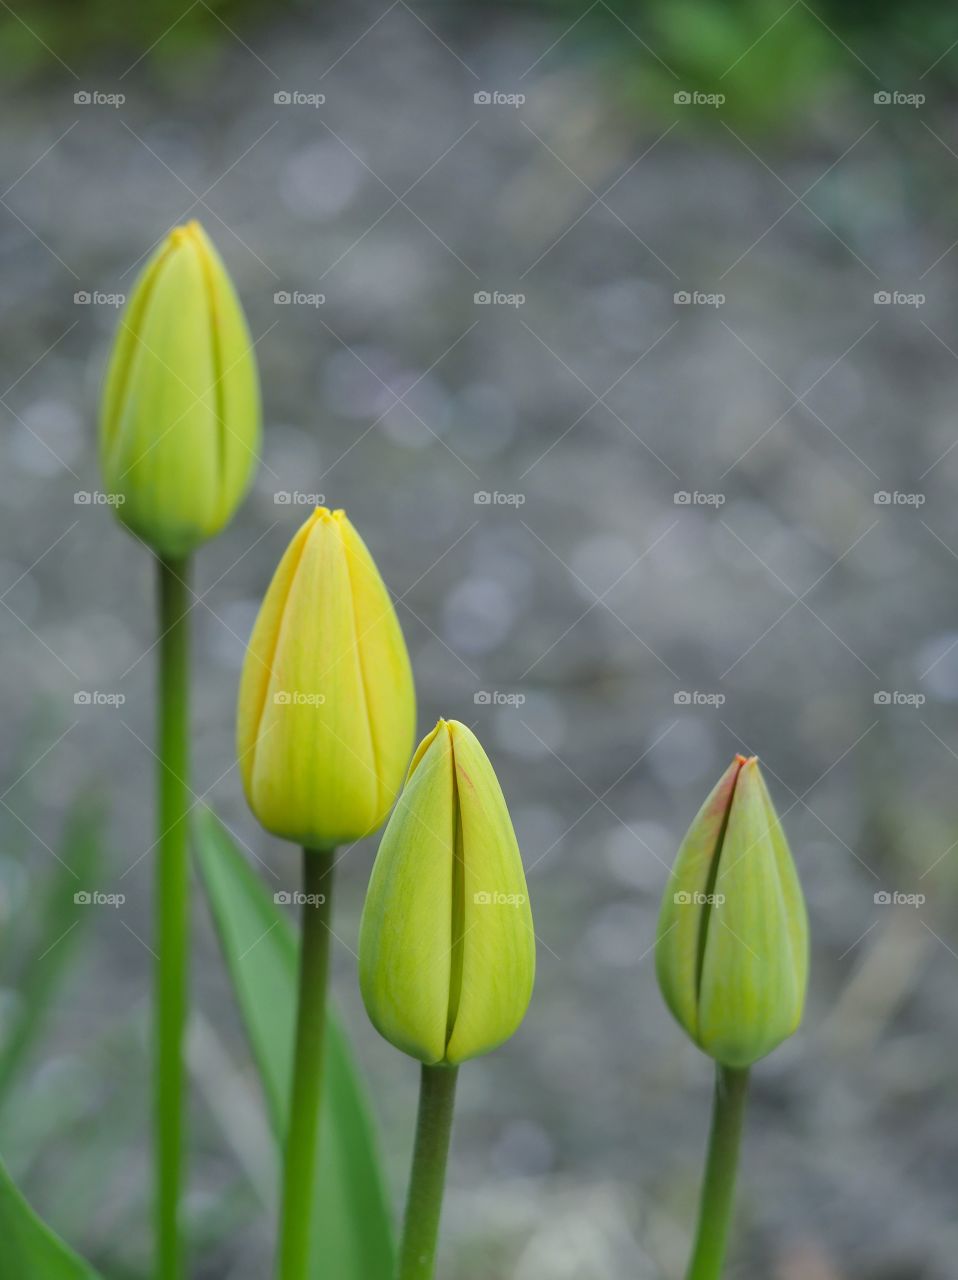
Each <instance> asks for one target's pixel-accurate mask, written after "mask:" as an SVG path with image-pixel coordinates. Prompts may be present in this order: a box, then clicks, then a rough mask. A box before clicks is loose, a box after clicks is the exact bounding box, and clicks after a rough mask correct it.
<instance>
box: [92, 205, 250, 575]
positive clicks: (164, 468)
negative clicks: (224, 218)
mask: <svg viewBox="0 0 958 1280" xmlns="http://www.w3.org/2000/svg"><path fill="white" fill-rule="evenodd" d="M259 441H260V402H259V381H258V377H257V372H256V361H255V358H254V356H253V348H252V343H251V341H250V336H249V330H248V329H247V327H246V320H245V318H244V316H243V312H242V309H241V307H240V303H239V300H238V298H237V296H236V292H235V290H234V289H233V285H232V283H231V281H230V278H229V276H228V275H227V274H226V269H225V267H224V266H223V263H222V261H221V260H220V256H219V254H218V253H217V252H216V249H215V248H214V247H213V245H212V243H211V241H210V240H209V238H208V237H207V235H206V233H205V232H204V231H203V228H202V227H201V226H200V224H199V223H198V222H190V223H188V224H187V225H186V226H185V227H176V228H175V229H174V230H173V231H171V232H170V234H169V235H168V236H167V237H166V239H165V240H164V241H163V243H162V244H161V245H160V246H159V248H158V249H157V250H156V251H155V253H154V254H153V256H152V257H151V258H150V260H149V262H148V263H147V264H146V267H145V268H144V270H143V273H142V274H141V276H140V278H139V280H138V281H137V283H136V286H135V288H134V290H133V294H132V296H131V297H130V300H129V302H128V303H127V305H126V308H125V309H124V312H123V315H122V317H121V320H120V330H119V332H118V333H117V336H116V341H115V343H114V346H113V354H112V356H111V359H110V365H109V369H108V371H107V378H106V385H105V388H104V393H103V406H102V413H101V419H100V464H101V468H102V472H103V478H104V482H105V484H106V487H107V489H108V491H109V492H110V493H111V494H112V495H114V498H115V500H116V503H115V509H116V512H117V514H118V516H119V517H120V519H121V520H122V521H123V523H124V524H126V525H127V526H128V527H129V528H130V529H132V531H133V532H134V533H135V534H136V535H137V536H138V537H140V538H142V539H143V541H144V542H146V543H148V544H149V546H151V547H152V548H153V549H154V550H155V551H156V552H158V553H159V554H160V555H165V556H171V557H179V556H183V555H186V554H187V553H188V552H190V551H192V550H193V549H194V548H195V547H197V546H198V545H199V544H200V543H201V542H204V541H205V540H206V539H207V538H211V537H213V535H214V534H216V533H218V532H219V531H220V529H222V528H223V526H224V525H225V524H226V523H227V522H228V521H229V520H230V518H231V517H232V515H233V513H234V511H235V510H236V508H237V506H238V505H239V503H240V501H241V499H242V498H243V495H244V494H245V492H246V489H247V488H248V486H249V482H250V478H251V476H252V473H253V465H254V463H255V462H256V458H257V451H258V449H259Z"/></svg>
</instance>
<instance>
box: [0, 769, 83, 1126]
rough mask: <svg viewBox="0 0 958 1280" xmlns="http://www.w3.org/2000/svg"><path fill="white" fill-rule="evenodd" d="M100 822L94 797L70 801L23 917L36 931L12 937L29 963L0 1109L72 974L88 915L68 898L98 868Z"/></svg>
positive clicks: (5, 1049)
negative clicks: (53, 858) (52, 858)
mask: <svg viewBox="0 0 958 1280" xmlns="http://www.w3.org/2000/svg"><path fill="white" fill-rule="evenodd" d="M103 821H104V808H103V805H102V803H101V801H100V799H99V798H98V797H96V796H94V797H92V798H91V797H90V795H89V794H88V793H86V792H83V793H81V794H80V795H79V796H78V797H77V798H76V799H75V800H74V802H73V804H72V805H71V807H70V810H69V812H68V813H67V818H66V824H65V826H64V831H63V836H62V838H61V840H60V842H59V848H58V850H57V858H58V860H59V861H58V864H57V865H56V866H55V867H54V871H53V874H52V876H51V877H50V881H49V887H48V888H47V890H46V892H45V895H44V900H43V901H42V902H41V904H40V907H39V910H37V911H36V912H29V913H28V916H29V918H31V919H32V920H34V921H37V922H38V923H39V927H38V928H37V929H33V930H30V936H29V937H28V938H25V937H23V936H22V934H21V933H18V934H17V939H16V943H17V945H16V949H17V951H18V952H19V953H20V954H26V955H29V957H30V960H29V962H28V963H27V964H26V965H24V966H23V967H22V969H21V971H20V973H19V974H18V976H17V980H16V987H17V1008H16V1013H15V1014H14V1016H13V1018H12V1019H11V1024H10V1027H9V1030H8V1032H7V1035H6V1037H5V1039H4V1042H3V1046H2V1049H0V1107H2V1106H3V1105H4V1103H5V1102H6V1101H7V1097H8V1095H9V1092H10V1086H11V1085H12V1084H13V1083H14V1082H15V1077H16V1075H17V1073H18V1071H19V1070H20V1068H21V1066H22V1065H23V1063H24V1061H25V1060H26V1058H27V1057H28V1055H29V1053H30V1050H31V1049H32V1047H33V1044H34V1042H35V1040H36V1039H37V1036H38V1033H39V1032H40V1031H41V1030H42V1027H43V1021H44V1016H45V1014H46V1013H47V1010H48V1009H49V1007H50V1006H51V1005H52V1003H53V1001H54V1000H55V998H56V996H57V992H58V990H59V987H60V984H61V982H62V980H63V979H64V978H65V977H67V976H68V975H69V973H70V972H71V968H72V966H71V965H70V963H69V962H70V960H71V959H72V957H73V951H74V948H75V946H76V943H77V941H78V939H79V936H80V934H81V932H82V928H83V925H84V924H85V923H86V922H87V921H88V920H89V919H90V918H91V913H90V911H89V910H86V911H84V910H83V909H82V908H80V909H78V908H77V906H76V904H75V902H74V897H73V895H74V893H76V891H77V890H78V889H88V888H89V887H90V884H91V883H92V881H93V878H94V875H95V872H96V868H97V867H98V866H99V864H100V852H101V850H100V846H101V839H102V835H103ZM5 955H6V952H5ZM5 963H6V962H5V961H4V964H5ZM6 976H7V975H6V974H5V977H6Z"/></svg>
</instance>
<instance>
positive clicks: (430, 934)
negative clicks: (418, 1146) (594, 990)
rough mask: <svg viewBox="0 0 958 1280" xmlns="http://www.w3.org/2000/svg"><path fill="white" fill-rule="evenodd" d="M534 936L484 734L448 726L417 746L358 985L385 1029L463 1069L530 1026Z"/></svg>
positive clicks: (379, 873) (372, 886)
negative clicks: (525, 1019) (524, 1024)
mask: <svg viewBox="0 0 958 1280" xmlns="http://www.w3.org/2000/svg"><path fill="white" fill-rule="evenodd" d="M534 977H535V936H534V934H533V931H532V913H531V911H530V909H529V899H528V894H527V891H526V881H525V876H524V875H523V871H522V860H521V858H520V856H519V849H518V846H517V844H516V837H515V833H514V831H513V829H512V822H511V820H510V818H509V811H508V809H507V808H506V802H505V800H504V798H503V795H502V791H501V789H500V787H499V781H498V779H497V778H496V775H495V772H494V771H493V768H492V765H491V764H490V763H489V759H488V757H487V756H486V753H485V752H484V751H483V749H482V747H481V746H480V744H479V741H478V739H477V738H476V737H475V735H474V734H473V733H472V732H471V731H470V730H469V729H467V728H466V726H465V725H464V724H460V723H459V722H458V721H457V720H449V721H446V720H440V721H439V723H438V724H437V725H436V727H435V729H433V731H432V733H430V734H429V735H428V737H426V738H424V739H423V741H422V742H421V743H420V745H419V747H418V749H417V751H416V754H415V756H414V757H413V761H412V765H411V766H410V769H409V775H408V777H407V779H406V785H405V787H404V788H403V792H402V794H401V796H400V797H399V801H398V803H397V805H396V808H395V809H394V810H393V814H392V817H391V818H390V820H389V824H388V826H387V827H386V830H385V832H384V834H383V839H382V844H381V845H380V848H379V853H378V855H377V858H376V864H375V866H374V868H373V874H372V878H371V880H370V883H369V892H368V894H367V897H366V905H365V908H364V910H363V918H362V925H361V928H360V936H359V982H360V988H361V990H362V995H363V1000H364V1002H365V1005H366V1010H367V1012H368V1013H369V1017H370V1019H371V1020H372V1023H373V1025H374V1026H375V1027H376V1029H377V1031H379V1033H380V1034H381V1035H382V1036H384V1037H385V1038H386V1039H387V1040H388V1041H390V1043H391V1044H394V1045H395V1046H396V1048H397V1049H401V1050H402V1051H403V1052H404V1053H408V1054H410V1055H411V1056H412V1057H414V1058H418V1059H419V1060H420V1061H421V1062H424V1063H427V1064H430V1065H438V1064H442V1065H444V1066H457V1065H458V1064H459V1063H460V1062H463V1061H465V1059H467V1058H474V1057H476V1056H478V1055H479V1054H481V1053H488V1052H489V1050H490V1049H494V1048H495V1047H496V1046H497V1045H499V1044H502V1042H503V1041H504V1040H507V1039H508V1038H509V1036H511V1035H512V1033H513V1032H514V1031H515V1030H516V1028H517V1027H518V1026H519V1023H520V1022H521V1021H522V1019H523V1016H524V1014H525V1011H526V1008H527V1007H528V1004H529V999H530V996H531V995H532V984H533V980H534Z"/></svg>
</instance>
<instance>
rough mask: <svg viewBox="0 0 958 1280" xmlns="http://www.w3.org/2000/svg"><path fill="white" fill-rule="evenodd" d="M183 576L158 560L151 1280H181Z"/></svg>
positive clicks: (185, 969)
mask: <svg viewBox="0 0 958 1280" xmlns="http://www.w3.org/2000/svg"><path fill="white" fill-rule="evenodd" d="M189 571H190V563H189V561H188V560H186V559H183V560H161V561H160V562H159V627H160V640H159V680H158V706H157V743H158V745H157V755H158V757H159V766H158V773H157V823H158V835H157V858H156V902H155V911H156V927H155V937H156V957H157V958H156V984H155V1032H154V1052H155V1061H154V1073H155V1075H154V1084H153V1088H154V1117H153V1118H154V1124H155V1131H154V1159H155V1179H156V1204H155V1214H156V1217H155V1231H156V1256H157V1262H156V1274H157V1277H158V1280H180V1278H181V1276H182V1275H183V1249H182V1244H181V1241H180V1233H179V1223H178V1216H179V1201H180V1182H181V1180H182V1174H183V1147H184V1142H183V1133H184V1121H183V1093H184V1067H183V1037H184V1031H185V1027H186V1012H187V998H188V993H187V984H188V975H189V919H190V896H189V888H190V867H189V844H188V826H187V814H188V812H189V807H190V787H189V767H190V764H189V641H190V636H189V620H188V616H187V615H188V611H189V604H188V597H189V585H188V579H189Z"/></svg>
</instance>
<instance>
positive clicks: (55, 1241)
mask: <svg viewBox="0 0 958 1280" xmlns="http://www.w3.org/2000/svg"><path fill="white" fill-rule="evenodd" d="M40 1277H42V1278H43V1280H99V1276H98V1274H97V1272H96V1271H94V1270H93V1268H92V1267H90V1266H88V1265H87V1264H86V1263H85V1262H84V1261H83V1259H82V1258H80V1257H78V1256H77V1254H75V1253H74V1252H73V1250H72V1249H70V1248H68V1246H67V1245H65V1244H64V1243H63V1241H62V1240H61V1239H60V1238H59V1236H56V1235H54V1233H53V1232H52V1231H51V1230H50V1228H49V1227H48V1226H46V1225H45V1224H44V1223H43V1222H42V1221H41V1220H40V1218H38V1217H37V1215H36V1214H35V1213H34V1212H33V1210H32V1209H31V1208H30V1206H29V1204H27V1202H26V1200H25V1199H24V1198H23V1196H22V1195H21V1194H20V1192H19V1191H18V1190H17V1188H16V1186H15V1185H14V1182H13V1180H12V1179H11V1177H10V1175H9V1173H8V1172H7V1170H6V1168H5V1166H4V1165H3V1163H2V1162H0V1280H40Z"/></svg>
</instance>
